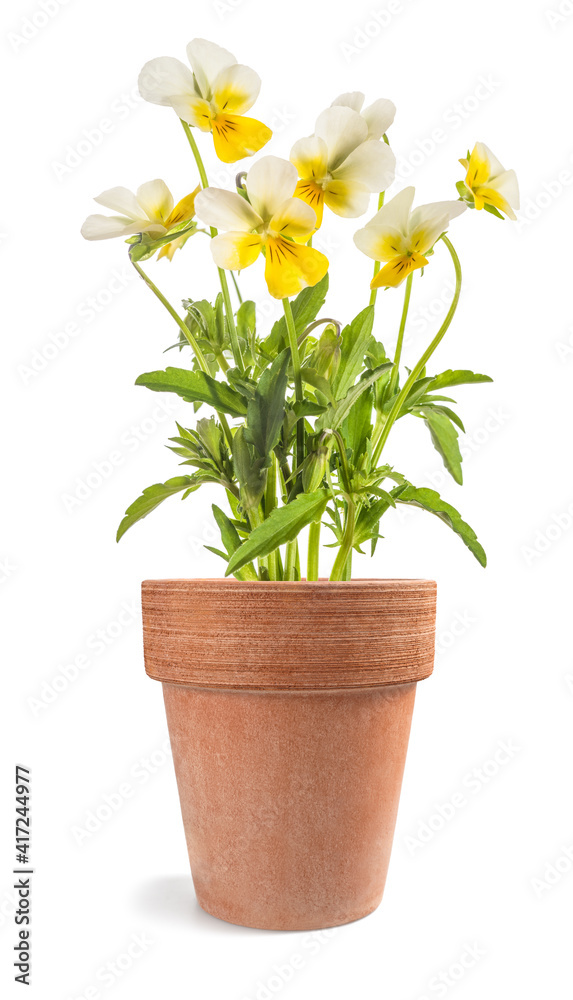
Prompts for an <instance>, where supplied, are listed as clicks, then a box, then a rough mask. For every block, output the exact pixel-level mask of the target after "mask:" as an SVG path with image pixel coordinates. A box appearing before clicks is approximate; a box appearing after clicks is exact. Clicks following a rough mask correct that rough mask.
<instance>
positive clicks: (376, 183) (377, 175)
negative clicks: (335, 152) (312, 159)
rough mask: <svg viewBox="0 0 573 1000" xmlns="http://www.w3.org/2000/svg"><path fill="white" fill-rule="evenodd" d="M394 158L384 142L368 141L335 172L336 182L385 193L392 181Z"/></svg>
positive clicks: (394, 169)
mask: <svg viewBox="0 0 573 1000" xmlns="http://www.w3.org/2000/svg"><path fill="white" fill-rule="evenodd" d="M395 171H396V157H395V156H394V153H393V152H392V150H391V149H390V146H388V145H387V144H386V143H385V142H379V141H378V140H377V139H369V140H368V141H367V142H363V143H362V144H361V145H360V146H358V147H357V148H356V149H355V150H354V151H353V152H352V153H351V154H350V156H349V157H347V159H346V160H345V161H344V163H342V164H341V166H340V167H339V168H338V170H335V171H334V173H333V176H334V177H335V178H336V179H337V180H344V181H350V182H358V183H359V184H363V185H364V186H365V187H367V188H368V190H369V191H385V190H386V188H388V187H390V184H391V183H392V181H393V180H394V174H395Z"/></svg>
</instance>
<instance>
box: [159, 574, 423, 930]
mask: <svg viewBox="0 0 573 1000" xmlns="http://www.w3.org/2000/svg"><path fill="white" fill-rule="evenodd" d="M435 598H436V585H435V583H434V582H433V581H427V580H368V581H353V582H348V583H336V584H331V583H326V582H325V583H322V582H319V583H296V584H288V583H286V584H285V583H255V584H250V583H239V582H237V581H220V580H196V581H193V580H163V581H161V580H159V581H157V580H156V581H146V582H145V583H144V584H143V620H144V640H145V660H146V669H147V672H148V674H150V676H152V677H155V678H157V679H159V680H162V681H163V691H164V698H165V706H166V712H167V720H168V725H169V732H170V738H171V744H172V748H173V757H174V762H175V771H176V775H177V783H178V787H179V794H180V799H181V810H182V814H183V821H184V824H185V831H186V838H187V846H188V850H189V858H190V862H191V870H192V874H193V881H194V884H195V889H196V893H197V898H198V901H199V903H200V904H201V906H202V907H203V909H205V910H207V912H209V913H211V914H213V915H214V916H216V917H221V918H222V919H224V920H228V921H230V922H232V923H237V924H243V925H246V926H251V927H259V928H266V929H275V930H313V929H318V928H323V927H331V926H336V925H338V924H343V923H347V922H348V921H351V920H356V919H357V918H359V917H363V916H365V915H366V914H368V913H371V912H372V911H373V910H374V909H376V907H377V906H378V904H379V903H380V900H381V898H382V893H383V890H384V883H385V880H386V873H387V870H388V863H389V859H390V851H391V846H392V838H393V834H394V826H395V821H396V813H397V809H398V802H399V796H400V787H401V784H402V775H403V770H404V762H405V758H406V750H407V745H408V737H409V732H410V723H411V718H412V710H413V706H414V697H415V690H416V683H415V682H416V681H417V680H420V679H422V678H423V677H427V676H428V674H429V673H431V670H432V661H433V645H434V626H435Z"/></svg>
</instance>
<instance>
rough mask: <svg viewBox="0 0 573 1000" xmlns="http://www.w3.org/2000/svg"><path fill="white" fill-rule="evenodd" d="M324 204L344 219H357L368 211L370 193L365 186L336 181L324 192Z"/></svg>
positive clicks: (351, 182) (331, 182) (353, 182)
mask: <svg viewBox="0 0 573 1000" xmlns="http://www.w3.org/2000/svg"><path fill="white" fill-rule="evenodd" d="M324 204H325V205H327V206H328V208H329V209H330V211H331V212H334V213H335V214H336V215H341V216H342V217H343V218H344V219H357V218H358V216H359V215H364V213H365V212H367V211H368V205H369V204H370V191H369V190H368V188H367V187H365V186H364V184H357V183H356V182H355V181H339V180H336V179H334V180H332V181H330V183H329V184H328V186H327V188H326V190H325V192H324Z"/></svg>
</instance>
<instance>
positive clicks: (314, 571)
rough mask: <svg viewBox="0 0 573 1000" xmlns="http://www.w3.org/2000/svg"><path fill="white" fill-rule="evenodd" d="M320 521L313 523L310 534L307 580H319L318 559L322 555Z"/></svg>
mask: <svg viewBox="0 0 573 1000" xmlns="http://www.w3.org/2000/svg"><path fill="white" fill-rule="evenodd" d="M321 527H322V525H321V523H320V521H313V522H312V523H311V525H310V529H309V532H308V562H307V570H306V578H307V580H318V559H319V554H320V529H321Z"/></svg>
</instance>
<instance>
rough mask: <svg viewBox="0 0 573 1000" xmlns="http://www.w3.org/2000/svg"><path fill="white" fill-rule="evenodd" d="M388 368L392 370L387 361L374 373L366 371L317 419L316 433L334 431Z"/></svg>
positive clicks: (389, 362) (390, 364)
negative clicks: (342, 396) (343, 395)
mask: <svg viewBox="0 0 573 1000" xmlns="http://www.w3.org/2000/svg"><path fill="white" fill-rule="evenodd" d="M389 368H392V362H391V361H388V362H387V363H386V364H385V365H380V366H379V367H378V368H375V369H374V371H367V372H366V373H365V374H364V375H363V376H362V378H361V379H360V381H359V382H357V383H356V385H353V386H352V388H351V389H350V390H349V391H348V392H347V393H346V396H345V397H344V399H339V400H338V402H337V403H335V405H334V406H329V407H328V409H327V410H326V412H325V413H323V414H322V416H321V417H319V418H318V420H317V422H316V428H315V429H316V430H317V431H319V430H320V431H322V430H326V429H327V428H331V429H332V430H336V429H337V428H338V427H339V426H340V424H341V423H342V421H343V420H345V419H346V417H347V416H348V414H349V413H350V411H351V409H352V407H353V406H354V405H355V403H356V401H357V400H358V399H359V398H360V396H361V395H362V393H363V392H365V391H366V389H368V387H369V386H371V385H372V383H373V382H376V379H378V378H380V376H381V375H382V374H383V373H384V372H386V371H388V369H389Z"/></svg>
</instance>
